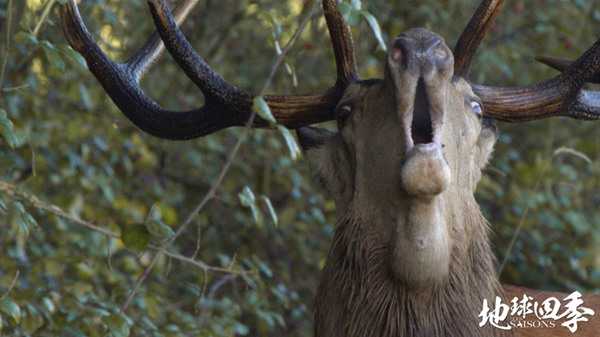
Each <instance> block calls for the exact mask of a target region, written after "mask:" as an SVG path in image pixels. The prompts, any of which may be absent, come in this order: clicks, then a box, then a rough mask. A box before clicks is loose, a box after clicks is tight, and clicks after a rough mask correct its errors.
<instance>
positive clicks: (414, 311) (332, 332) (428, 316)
mask: <svg viewBox="0 0 600 337" xmlns="http://www.w3.org/2000/svg"><path fill="white" fill-rule="evenodd" d="M473 204H474V205H471V206H470V207H469V206H467V207H460V209H461V210H466V211H467V212H466V213H470V214H466V213H458V212H450V213H449V214H447V215H446V219H445V221H447V222H448V223H447V225H448V228H449V231H450V233H449V234H450V239H451V242H450V243H449V247H448V249H449V254H450V256H449V259H450V262H449V264H448V268H449V270H448V273H447V276H446V277H445V278H444V279H443V280H442V281H440V282H438V283H436V284H434V285H428V286H425V287H415V286H414V285H407V284H405V283H404V282H403V281H402V280H401V279H400V278H399V277H398V274H397V273H396V271H395V270H394V267H393V263H391V262H390V260H391V258H390V256H392V255H393V252H394V251H395V247H394V243H393V241H394V240H390V236H393V235H394V234H395V233H393V231H392V230H390V229H387V225H385V224H382V223H381V219H365V218H361V217H360V215H358V214H356V213H355V212H353V211H352V210H350V211H349V212H347V213H346V215H345V216H343V217H342V218H341V219H340V220H339V221H338V223H337V224H336V231H335V235H334V242H333V244H332V248H331V250H330V252H329V256H328V258H327V262H326V264H325V267H324V269H323V273H322V275H321V282H320V285H319V291H318V294H317V299H316V304H315V311H316V312H315V315H316V317H315V332H316V336H317V337H323V336H327V337H334V336H344V337H351V336H361V337H362V336H373V337H378V336H412V337H417V336H486V337H490V336H498V335H500V334H501V333H504V332H503V331H500V330H498V329H493V328H490V326H489V325H487V326H484V327H483V328H480V327H479V324H478V323H479V319H478V315H479V313H480V312H481V309H482V304H483V299H488V301H492V300H493V299H494V298H495V296H496V295H499V294H500V293H501V290H500V285H499V283H498V281H497V279H496V276H495V271H494V268H493V255H492V251H491V249H490V246H489V242H488V239H487V224H486V222H485V220H484V218H483V217H482V216H481V214H480V212H479V209H478V207H477V205H476V204H475V202H474V201H473ZM463 206H464V205H463ZM368 214H373V212H372V210H371V212H369V213H368ZM474 214H475V216H473V215H474ZM434 267H435V266H434Z"/></svg>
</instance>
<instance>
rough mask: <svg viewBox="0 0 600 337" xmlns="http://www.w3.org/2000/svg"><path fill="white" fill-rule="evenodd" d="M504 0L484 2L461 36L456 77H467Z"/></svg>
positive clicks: (455, 63)
mask: <svg viewBox="0 0 600 337" xmlns="http://www.w3.org/2000/svg"><path fill="white" fill-rule="evenodd" d="M502 5H504V0H484V1H482V2H481V4H480V5H479V7H478V8H477V10H476V11H475V14H473V17H471V21H469V23H468V24H467V26H466V27H465V29H464V30H463V32H462V34H461V35H460V37H459V39H458V42H457V43H456V47H455V48H454V75H456V76H461V77H465V78H466V77H467V75H468V73H469V66H470V65H471V60H473V57H474V56H475V53H476V52H477V48H478V47H479V44H480V43H481V41H482V40H483V38H484V37H485V35H486V33H487V32H488V30H489V29H490V27H491V26H492V24H493V23H494V20H496V17H497V16H498V14H499V13H500V10H501V9H502Z"/></svg>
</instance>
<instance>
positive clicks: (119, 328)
mask: <svg viewBox="0 0 600 337" xmlns="http://www.w3.org/2000/svg"><path fill="white" fill-rule="evenodd" d="M102 322H103V323H104V324H105V325H106V327H107V328H108V330H109V331H110V332H111V333H112V334H113V335H114V336H115V337H128V336H129V334H130V333H131V331H130V328H129V324H128V323H127V320H126V319H125V318H124V317H123V316H121V315H116V314H114V315H110V316H104V317H102Z"/></svg>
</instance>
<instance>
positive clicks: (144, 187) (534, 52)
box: [0, 0, 600, 336]
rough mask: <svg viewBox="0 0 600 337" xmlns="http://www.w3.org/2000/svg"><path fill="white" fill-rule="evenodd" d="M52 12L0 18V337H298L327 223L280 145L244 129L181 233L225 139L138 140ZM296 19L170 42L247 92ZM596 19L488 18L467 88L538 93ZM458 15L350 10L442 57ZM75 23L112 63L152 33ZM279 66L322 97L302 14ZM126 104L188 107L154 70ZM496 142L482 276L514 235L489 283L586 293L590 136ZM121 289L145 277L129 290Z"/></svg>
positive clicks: (114, 19) (190, 98)
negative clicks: (140, 100) (423, 36)
mask: <svg viewBox="0 0 600 337" xmlns="http://www.w3.org/2000/svg"><path fill="white" fill-rule="evenodd" d="M60 2H62V0H58V1H56V0H47V1H40V0H26V1H14V0H0V46H1V49H0V62H1V63H0V67H1V68H0V69H1V71H0V132H1V134H2V136H3V137H2V138H0V175H1V181H0V213H1V217H0V315H1V319H0V323H1V325H2V328H1V333H2V334H3V335H6V336H13V335H14V336H28V335H29V336H106V335H113V336H127V335H132V336H236V335H240V336H243V335H249V336H284V335H285V336H308V335H311V334H312V330H311V329H312V328H311V327H312V323H311V322H312V317H311V316H312V314H311V311H312V305H313V304H312V303H313V299H314V294H315V290H316V285H317V281H318V277H319V273H320V268H321V266H322V265H323V259H324V258H325V256H326V252H327V249H328V247H329V243H330V241H331V238H332V226H333V221H334V204H333V202H332V200H331V199H330V198H329V197H328V196H327V195H325V194H324V192H323V191H322V190H321V189H320V188H319V187H318V186H317V183H316V182H314V181H313V179H312V177H311V174H310V172H309V171H308V169H307V167H306V165H305V163H303V160H302V159H300V160H298V161H297V162H295V161H294V160H292V157H291V156H290V152H289V149H288V145H287V143H286V139H284V137H283V136H282V134H281V133H278V132H275V131H272V130H253V131H251V132H250V133H249V136H248V137H247V138H246V139H245V141H244V142H243V145H242V148H241V150H240V152H239V153H238V155H237V156H236V157H235V159H234V160H233V163H232V167H231V170H230V171H229V172H228V174H227V176H226V177H225V180H224V181H223V183H222V184H221V186H220V188H219V189H218V191H217V193H216V196H215V197H214V198H212V199H211V200H210V201H209V203H208V204H207V205H206V206H205V207H204V208H203V209H202V210H201V211H200V212H199V213H198V214H197V215H193V210H194V208H195V207H196V206H197V205H198V204H199V203H200V202H201V200H202V199H203V197H204V196H205V195H206V194H207V192H208V191H209V190H210V188H211V186H213V184H214V183H215V181H216V179H217V177H218V175H219V173H220V172H221V170H222V168H223V166H224V164H225V163H226V161H227V156H228V155H229V153H230V152H231V150H232V148H233V146H234V144H235V142H236V141H237V140H238V139H239V137H240V134H241V130H240V129H239V128H237V129H230V130H225V131H221V132H218V133H217V134H214V135H210V136H208V137H205V138H202V139H198V140H193V141H186V142H172V141H165V140H160V139H156V138H153V137H151V136H148V135H146V134H144V133H142V132H140V131H139V130H138V129H136V128H135V127H134V126H132V124H131V123H130V122H129V121H128V120H126V118H125V117H124V116H123V115H122V114H121V113H120V112H119V111H118V110H117V108H116V107H115V106H114V105H113V104H112V102H111V101H110V99H109V98H108V97H107V96H106V95H105V93H104V92H103V91H102V88H101V87H100V86H99V84H98V83H97V82H96V80H95V79H94V78H93V77H92V75H91V74H90V73H89V72H88V71H87V70H86V68H85V64H84V63H82V62H81V60H80V59H79V58H77V57H76V56H75V55H74V54H73V52H72V51H70V49H68V48H67V46H66V41H65V38H64V36H63V33H62V30H61V27H60V24H59V17H58V10H57V6H58V5H59V3H60ZM173 3H174V2H172V3H171V4H173ZM357 3H358V1H356V0H354V1H352V4H350V3H349V5H354V6H356V5H357ZM313 5H314V2H313V1H308V0H305V1H301V0H294V1H275V0H262V1H256V0H202V1H200V4H199V5H198V7H197V8H196V10H195V11H194V12H193V14H192V15H191V17H190V18H189V19H188V20H187V22H186V23H185V25H184V27H183V30H184V32H185V34H186V36H187V38H188V40H189V41H191V43H192V44H193V46H194V47H195V49H196V50H197V51H198V53H199V54H200V55H202V56H203V57H204V58H205V60H206V61H207V63H208V64H210V65H211V66H212V67H213V68H214V69H215V70H216V71H217V72H218V73H219V74H221V75H222V76H223V77H224V78H225V79H227V80H228V81H230V82H232V83H234V84H235V85H237V86H239V87H241V88H244V89H247V90H251V91H254V92H258V91H260V90H261V88H262V86H263V85H264V83H265V81H266V79H267V77H268V74H269V71H270V70H271V67H272V64H273V60H274V58H275V57H276V52H275V48H274V44H275V43H274V41H276V40H277V41H278V43H279V44H281V45H283V44H285V43H286V42H287V40H288V39H289V37H290V36H291V35H292V34H293V32H294V31H295V30H296V28H297V27H298V25H299V22H300V21H301V20H302V19H303V18H304V17H305V16H306V15H307V14H308V12H309V11H310V8H312V6H313ZM599 5H600V1H598V0H536V1H533V0H509V1H507V2H506V5H505V8H504V11H503V13H502V14H500V16H499V18H498V20H497V23H496V24H495V25H494V26H493V27H492V30H491V32H490V34H489V36H487V37H486V39H485V40H484V42H483V46H482V49H481V50H480V52H479V53H478V55H477V59H476V60H475V62H474V64H473V69H472V72H471V80H472V81H473V82H475V83H481V84H488V85H496V86H518V85H525V84H530V83H534V82H539V81H542V80H545V79H547V78H550V77H551V76H554V75H556V72H555V71H553V70H551V69H548V68H547V67H545V66H543V65H541V64H538V63H536V62H535V61H534V60H533V58H534V56H538V55H548V56H557V57H564V58H571V59H574V58H576V57H577V56H578V55H580V54H581V53H582V52H583V51H584V50H585V49H586V48H588V47H589V46H591V45H592V44H593V42H594V41H595V39H596V38H598V32H600V6H599ZM475 7H476V5H475V4H474V2H473V1H467V0H444V1H439V0H418V1H417V0H407V1H391V0H364V1H363V2H362V9H363V10H365V11H367V12H368V13H370V14H372V15H373V16H374V17H375V18H376V19H377V21H378V22H379V25H380V27H381V31H382V35H381V36H382V38H383V40H384V41H385V42H386V43H389V42H390V41H391V39H393V37H394V36H395V35H397V34H398V33H400V32H402V31H404V30H406V29H408V28H410V27H415V26H423V27H426V28H428V29H430V30H434V31H436V32H438V33H441V34H442V35H443V36H444V37H445V38H446V40H447V42H448V44H449V45H451V46H452V45H454V43H455V41H456V39H457V38H458V36H459V34H460V31H461V30H462V28H463V27H464V25H465V24H466V23H467V22H468V20H469V17H470V15H471V13H472V12H473V11H474V9H475ZM80 9H81V12H82V14H83V15H84V17H85V21H86V24H87V27H88V29H89V30H90V32H91V33H92V35H93V36H94V37H95V38H96V39H97V40H98V41H99V43H100V45H101V46H102V47H103V48H104V50H105V51H106V52H107V53H108V54H109V55H110V56H111V57H114V58H115V59H117V60H120V61H123V60H126V59H127V58H128V57H129V56H131V55H132V54H133V53H134V52H135V50H137V48H138V47H139V46H141V44H142V43H143V42H144V41H145V39H146V38H147V37H148V36H149V35H150V34H151V33H152V31H153V26H152V23H151V18H150V16H149V14H148V10H147V8H146V3H145V1H117V0H93V1H90V0H88V1H85V2H82V3H81V4H80ZM278 30H280V32H278ZM352 30H353V34H354V40H355V43H356V56H357V60H358V64H359V70H360V74H361V76H362V77H363V78H370V77H381V74H382V65H383V60H384V59H385V52H384V51H382V50H381V48H380V47H379V46H378V41H377V39H376V34H374V32H373V30H372V28H371V26H370V25H369V23H368V22H367V21H366V20H365V18H364V17H363V18H362V19H360V18H359V20H357V22H355V25H354V26H353V28H352ZM274 32H275V33H274ZM286 57H287V65H288V66H289V69H290V71H287V70H286V67H283V66H282V67H281V69H279V71H278V73H277V75H276V76H275V78H274V82H273V85H272V86H271V88H270V92H272V93H280V94H282V93H290V94H298V93H306V92H310V91H314V90H318V89H324V88H327V87H329V86H330V85H332V84H333V83H334V77H335V69H334V60H333V55H332V51H331V46H330V42H329V38H328V34H327V31H326V27H325V24H324V19H323V17H322V14H321V12H320V11H319V12H318V14H317V15H316V16H314V17H312V18H311V19H310V22H309V25H308V26H307V27H306V29H305V30H304V31H303V33H302V35H301V36H300V38H299V39H298V40H297V41H296V42H295V44H294V47H293V48H292V49H291V50H290V52H289V53H288V54H287V55H286ZM143 87H144V89H145V90H146V91H147V92H148V93H149V94H150V95H151V97H153V98H154V99H155V100H156V101H157V102H159V103H160V104H162V105H164V106H166V107H169V108H172V109H180V110H181V109H187V108H192V107H196V106H198V105H200V104H202V95H201V93H200V92H199V91H198V90H197V89H196V88H194V87H193V85H192V84H191V83H190V81H188V80H187V78H185V76H184V74H183V73H182V72H181V71H180V70H179V69H178V68H177V67H176V66H175V64H174V62H173V61H172V59H171V58H170V57H168V56H167V57H164V58H162V59H161V61H160V62H159V63H158V64H157V65H155V67H154V68H153V70H152V71H151V72H150V73H149V74H148V75H147V76H146V77H145V79H144V80H143ZM498 126H499V129H500V132H501V136H500V140H499V142H498V145H497V147H496V152H495V156H494V158H493V160H492V161H491V165H490V167H489V168H487V169H486V170H485V172H484V173H485V174H484V178H483V180H482V182H481V183H480V186H479V190H478V192H477V197H478V200H479V201H480V203H481V205H482V209H483V210H484V213H485V215H486V217H487V218H488V219H489V220H490V222H491V227H492V229H493V232H494V234H493V235H492V240H493V242H494V246H495V250H496V254H497V256H498V259H499V264H498V265H500V262H501V261H503V260H504V258H505V256H506V255H507V254H506V252H507V250H508V248H509V246H510V242H511V239H512V237H513V235H514V233H515V231H516V230H517V228H518V227H519V226H520V228H521V230H520V233H519V235H518V236H517V239H516V241H515V243H514V247H513V248H512V250H511V252H510V254H509V258H508V260H507V264H506V266H505V267H504V268H503V270H502V272H501V278H502V280H503V281H504V282H509V283H513V284H517V285H523V286H529V287H536V288H541V289H549V290H560V291H568V292H571V291H573V290H579V291H582V292H588V293H590V292H594V291H597V290H598V289H600V272H599V269H598V268H599V266H600V250H599V249H598V247H600V245H599V243H600V241H599V239H600V212H599V211H598V209H600V192H599V191H600V180H599V179H598V177H599V173H600V133H599V132H598V130H600V127H598V124H597V123H595V122H583V121H573V120H568V119H563V118H554V119H548V120H542V121H538V122H528V123H523V124H518V125H512V124H505V123H498ZM190 214H192V215H193V216H192V217H191V224H190V226H188V227H187V228H186V232H185V235H183V236H181V237H180V238H178V239H177V240H176V241H175V242H174V243H173V244H172V245H170V246H169V247H167V250H168V251H169V252H170V253H169V254H170V255H166V254H164V253H161V252H157V249H158V248H157V247H159V246H160V245H161V244H162V243H164V242H165V240H166V239H167V238H168V237H169V236H170V235H171V234H172V233H173V231H175V230H177V228H179V226H180V225H181V224H182V223H184V222H185V221H186V218H188V217H189V216H190ZM78 219H81V220H83V221H79V220H78ZM92 226H97V227H92ZM98 228H101V229H104V230H105V231H108V233H100V232H99V229H98ZM111 233H112V234H111ZM113 234H114V235H123V240H121V239H118V238H115V237H111V236H110V235H113ZM148 244H150V245H152V247H154V248H148V247H149V246H147V245H148ZM183 257H187V259H184V258H183ZM190 257H192V258H194V260H193V262H192V261H191V259H190ZM151 265H152V266H153V268H148V267H149V266H151ZM148 270H149V272H148ZM141 276H147V278H146V279H145V280H144V282H143V283H141V285H140V286H139V288H136V282H137V281H138V280H139V279H140V277H141ZM134 289H135V290H134ZM132 293H133V296H132V297H131V301H130V302H129V300H128V297H130V295H131V294H132Z"/></svg>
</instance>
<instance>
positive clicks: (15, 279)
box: [0, 270, 20, 301]
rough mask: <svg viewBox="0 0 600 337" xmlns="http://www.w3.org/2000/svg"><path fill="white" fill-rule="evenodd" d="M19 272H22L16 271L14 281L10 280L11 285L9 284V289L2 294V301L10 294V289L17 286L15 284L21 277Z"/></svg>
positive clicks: (0, 298)
mask: <svg viewBox="0 0 600 337" xmlns="http://www.w3.org/2000/svg"><path fill="white" fill-rule="evenodd" d="M19 274H20V272H19V271H18V270H17V272H16V273H15V277H13V280H12V282H10V286H8V289H7V290H6V292H5V293H4V295H2V297H0V301H2V300H3V299H5V298H6V297H7V296H8V294H9V293H10V291H11V290H12V289H13V288H14V287H15V285H16V284H17V280H18V279H19Z"/></svg>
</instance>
